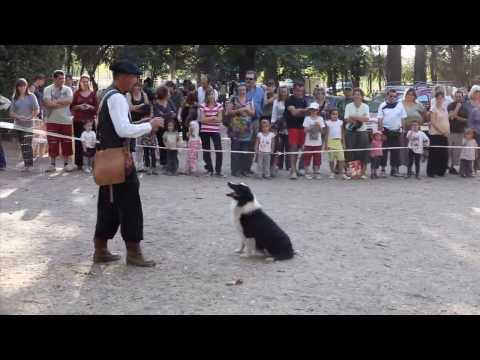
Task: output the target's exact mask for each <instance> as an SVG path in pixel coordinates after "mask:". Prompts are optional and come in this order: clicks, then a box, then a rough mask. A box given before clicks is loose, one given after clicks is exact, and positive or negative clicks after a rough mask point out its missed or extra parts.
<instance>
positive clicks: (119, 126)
mask: <svg viewBox="0 0 480 360" xmlns="http://www.w3.org/2000/svg"><path fill="white" fill-rule="evenodd" d="M107 106H108V111H109V113H110V117H111V118H112V123H113V127H114V128H115V131H116V132H117V134H118V136H120V137H121V138H137V137H139V136H142V135H145V134H147V133H149V132H150V131H152V125H150V123H149V122H146V123H143V124H131V123H130V120H129V117H128V116H129V114H130V108H129V106H128V101H127V98H126V96H125V95H122V94H119V93H117V94H113V95H112V96H110V97H109V98H108V100H107Z"/></svg>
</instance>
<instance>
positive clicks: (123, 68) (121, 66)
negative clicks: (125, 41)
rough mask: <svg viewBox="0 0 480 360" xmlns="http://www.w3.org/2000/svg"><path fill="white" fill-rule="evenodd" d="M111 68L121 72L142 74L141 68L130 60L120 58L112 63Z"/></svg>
mask: <svg viewBox="0 0 480 360" xmlns="http://www.w3.org/2000/svg"><path fill="white" fill-rule="evenodd" d="M110 70H112V71H113V72H116V73H119V74H131V75H142V71H141V70H140V68H139V67H138V66H137V65H135V64H134V63H133V62H131V61H129V60H118V61H115V62H114V63H113V64H112V65H110Z"/></svg>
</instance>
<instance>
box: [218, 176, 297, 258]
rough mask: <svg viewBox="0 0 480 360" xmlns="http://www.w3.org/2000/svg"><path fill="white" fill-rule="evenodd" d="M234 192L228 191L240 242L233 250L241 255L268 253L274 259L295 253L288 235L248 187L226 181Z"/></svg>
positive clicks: (287, 256)
mask: <svg viewBox="0 0 480 360" xmlns="http://www.w3.org/2000/svg"><path fill="white" fill-rule="evenodd" d="M228 186H229V187H230V188H231V189H232V190H233V192H231V193H228V194H227V196H229V197H231V198H232V199H233V200H234V202H233V206H234V207H233V216H234V223H235V226H236V228H237V230H238V232H239V233H240V238H241V246H240V249H238V250H236V251H235V252H237V253H243V251H244V249H246V254H244V255H242V256H244V257H251V256H255V255H267V256H269V257H271V258H273V259H274V260H287V259H291V258H292V257H293V255H294V254H295V252H294V250H293V248H292V243H291V241H290V238H289V237H288V235H287V234H286V233H285V231H283V230H282V229H281V228H280V227H279V226H278V225H277V224H276V223H275V222H274V221H273V220H272V219H271V218H270V217H269V216H268V215H267V214H266V213H265V212H264V211H263V210H262V207H261V206H260V204H259V203H258V202H257V200H256V199H255V196H254V195H253V193H252V191H251V190H250V188H249V187H248V186H247V185H246V184H244V183H240V184H234V183H231V182H229V183H228Z"/></svg>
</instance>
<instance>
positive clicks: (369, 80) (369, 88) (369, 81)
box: [368, 72, 373, 94]
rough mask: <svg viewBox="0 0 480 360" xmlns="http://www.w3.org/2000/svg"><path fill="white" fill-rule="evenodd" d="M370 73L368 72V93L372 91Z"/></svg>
mask: <svg viewBox="0 0 480 360" xmlns="http://www.w3.org/2000/svg"><path fill="white" fill-rule="evenodd" d="M372 90H373V89H372V73H371V72H368V93H369V94H371V93H372Z"/></svg>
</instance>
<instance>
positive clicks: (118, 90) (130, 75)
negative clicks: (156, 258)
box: [93, 60, 163, 267]
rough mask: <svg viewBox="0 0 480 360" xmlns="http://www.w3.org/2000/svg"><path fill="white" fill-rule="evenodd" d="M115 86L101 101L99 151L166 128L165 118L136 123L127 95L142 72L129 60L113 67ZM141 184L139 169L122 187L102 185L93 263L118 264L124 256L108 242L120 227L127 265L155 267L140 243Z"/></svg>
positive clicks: (121, 61) (141, 219) (141, 234)
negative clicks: (146, 257) (119, 254)
mask: <svg viewBox="0 0 480 360" xmlns="http://www.w3.org/2000/svg"><path fill="white" fill-rule="evenodd" d="M110 70H111V71H112V72H113V84H112V86H111V87H110V88H108V89H106V91H105V92H104V93H103V96H102V98H101V103H100V106H99V112H98V126H97V137H98V139H99V141H100V143H99V144H98V145H97V146H98V148H99V149H107V148H118V147H123V146H124V145H125V144H127V143H128V142H129V138H136V137H139V136H142V135H144V134H146V133H149V132H151V131H156V130H158V129H159V128H160V127H162V126H163V119H162V118H153V119H151V120H150V122H146V123H142V124H132V123H131V121H130V110H129V106H128V102H127V99H126V97H125V94H126V93H127V92H128V91H130V90H131V89H132V87H133V86H134V85H135V84H136V83H137V81H138V76H139V75H141V71H140V69H139V68H138V67H137V66H136V65H135V64H133V63H131V62H129V61H127V60H120V61H117V62H115V63H114V64H112V65H111V66H110ZM139 187H140V183H139V181H138V177H137V173H136V171H135V168H134V169H133V171H132V172H131V173H130V174H129V175H127V177H126V180H125V182H124V183H122V184H117V185H106V186H100V189H99V192H98V208H97V225H96V228H95V237H94V243H95V253H94V255H93V261H94V262H95V263H104V262H110V261H116V260H119V259H120V256H118V255H114V254H112V253H110V252H109V251H108V248H107V242H108V240H110V239H112V238H113V237H114V236H115V234H116V232H117V230H118V227H119V226H120V231H121V234H122V238H123V240H124V241H125V244H126V248H127V264H129V265H136V266H143V267H151V266H155V262H153V261H147V260H145V259H144V258H143V255H142V252H141V249H140V241H142V240H143V213H142V203H141V201H140V194H139Z"/></svg>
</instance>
